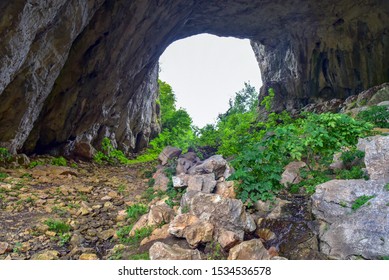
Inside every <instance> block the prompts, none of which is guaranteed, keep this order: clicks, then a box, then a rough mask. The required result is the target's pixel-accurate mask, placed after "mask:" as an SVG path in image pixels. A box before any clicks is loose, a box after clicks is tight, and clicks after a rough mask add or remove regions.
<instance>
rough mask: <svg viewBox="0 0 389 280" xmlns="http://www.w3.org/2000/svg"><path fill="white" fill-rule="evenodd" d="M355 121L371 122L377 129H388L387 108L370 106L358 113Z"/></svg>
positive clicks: (388, 116)
mask: <svg viewBox="0 0 389 280" xmlns="http://www.w3.org/2000/svg"><path fill="white" fill-rule="evenodd" d="M357 119H360V120H363V121H366V122H371V123H372V124H374V125H375V126H377V127H381V128H389V107H388V106H372V107H370V108H369V109H367V110H365V111H362V112H359V113H358V115H357Z"/></svg>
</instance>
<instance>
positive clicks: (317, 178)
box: [294, 168, 331, 194]
mask: <svg viewBox="0 0 389 280" xmlns="http://www.w3.org/2000/svg"><path fill="white" fill-rule="evenodd" d="M300 176H301V178H302V179H303V180H302V181H301V182H300V183H298V184H296V185H294V187H295V188H301V187H303V188H304V189H305V192H306V193H307V194H313V193H314V192H315V189H316V186H317V185H320V184H323V183H325V182H327V181H329V180H331V177H330V176H329V174H327V173H326V172H324V171H321V170H309V169H307V168H305V169H302V170H301V171H300Z"/></svg>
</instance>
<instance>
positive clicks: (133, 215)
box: [126, 203, 149, 222]
mask: <svg viewBox="0 0 389 280" xmlns="http://www.w3.org/2000/svg"><path fill="white" fill-rule="evenodd" d="M148 210H149V209H148V207H147V206H146V205H143V204H140V203H137V204H133V205H131V206H129V207H128V208H127V210H126V213H127V218H128V219H130V220H131V221H132V222H136V221H137V220H138V219H139V218H140V216H142V215H143V214H146V213H147V212H148Z"/></svg>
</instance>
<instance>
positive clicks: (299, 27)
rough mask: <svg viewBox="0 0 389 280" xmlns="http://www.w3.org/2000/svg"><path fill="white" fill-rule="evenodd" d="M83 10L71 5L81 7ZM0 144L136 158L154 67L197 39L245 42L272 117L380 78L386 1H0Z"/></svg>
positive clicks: (387, 58)
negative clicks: (102, 146)
mask: <svg viewBox="0 0 389 280" xmlns="http://www.w3.org/2000/svg"><path fill="white" fill-rule="evenodd" d="M81 2H82V1H81ZM0 18H1V22H0V38H1V42H0V54H1V55H0V144H2V145H5V146H7V147H9V148H11V150H12V151H26V152H33V151H36V150H42V151H43V150H46V151H47V149H49V148H52V147H59V146H64V145H66V150H67V151H71V152H75V153H76V154H77V153H78V154H79V155H82V154H83V151H84V150H85V148H88V147H87V146H85V145H87V144H85V143H92V144H95V145H96V144H98V143H99V142H100V141H101V139H102V138H103V137H104V136H109V137H111V138H112V139H113V140H116V141H117V143H118V145H119V146H120V147H121V148H122V149H125V150H127V151H133V150H138V149H140V148H142V147H144V146H145V145H146V143H147V142H148V140H149V138H150V137H151V136H153V135H155V134H156V133H157V132H158V131H159V124H158V108H157V105H156V103H155V98H156V96H157V84H156V79H157V73H158V72H157V61H158V58H159V56H160V55H161V53H162V52H163V50H164V49H165V48H166V47H167V46H168V45H169V44H170V43H172V42H173V41H175V40H177V39H181V38H184V37H187V36H191V35H195V34H199V33H205V32H207V33H211V34H215V35H219V36H234V37H238V38H249V39H251V40H252V46H253V49H254V52H255V54H256V56H257V59H258V62H259V66H260V68H261V73H262V79H263V82H264V87H263V89H262V92H265V91H266V88H267V87H269V86H272V87H274V88H275V90H276V92H277V99H276V100H277V103H276V105H277V107H278V108H288V109H290V108H295V107H300V106H302V105H304V104H306V103H308V102H312V101H316V100H319V99H330V98H333V97H338V98H345V97H347V96H349V95H352V94H355V93H358V92H359V91H361V90H363V89H366V88H368V87H371V86H373V85H376V84H379V83H382V82H385V81H388V80H389V79H388V78H389V66H388V65H389V51H388V50H389V37H388V32H389V30H388V29H389V27H388V26H387V22H389V2H388V1H385V0H376V1H374V0H366V1H350V0H336V1H334V0H330V1H308V0H290V1H281V0H279V1H277V0H276V1H274V0H273V1H268V0H252V1H248V0H240V1H232V0H215V1H205V0H199V1H188V0H180V1H178V0H177V1H168V0H135V1H125V0H117V1H113V0H88V1H84V2H82V4H80V1H77V0H51V1H35V2H34V3H32V2H31V1H28V0H17V1H3V2H2V3H1V4H0Z"/></svg>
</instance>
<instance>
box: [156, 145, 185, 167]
mask: <svg viewBox="0 0 389 280" xmlns="http://www.w3.org/2000/svg"><path fill="white" fill-rule="evenodd" d="M181 152H182V151H181V149H178V148H176V147H170V146H168V147H165V148H164V149H163V151H162V152H161V153H160V154H159V156H158V159H159V160H160V161H161V164H162V165H166V164H167V162H168V161H169V160H171V159H174V158H177V157H179V156H180V154H181Z"/></svg>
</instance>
